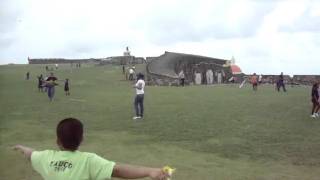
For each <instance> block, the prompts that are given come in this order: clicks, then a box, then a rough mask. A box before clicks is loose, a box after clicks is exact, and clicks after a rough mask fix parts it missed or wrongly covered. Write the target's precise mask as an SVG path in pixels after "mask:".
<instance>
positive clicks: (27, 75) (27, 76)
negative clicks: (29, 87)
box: [26, 71, 30, 80]
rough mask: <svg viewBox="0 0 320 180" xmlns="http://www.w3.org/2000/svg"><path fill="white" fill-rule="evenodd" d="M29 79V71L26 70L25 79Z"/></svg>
mask: <svg viewBox="0 0 320 180" xmlns="http://www.w3.org/2000/svg"><path fill="white" fill-rule="evenodd" d="M29 79H30V72H29V71H28V72H27V74H26V80H29Z"/></svg>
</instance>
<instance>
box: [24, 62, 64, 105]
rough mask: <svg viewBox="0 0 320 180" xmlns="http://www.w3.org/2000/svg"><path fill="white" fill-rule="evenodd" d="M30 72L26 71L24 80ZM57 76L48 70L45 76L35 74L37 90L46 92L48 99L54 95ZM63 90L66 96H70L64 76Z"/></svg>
mask: <svg viewBox="0 0 320 180" xmlns="http://www.w3.org/2000/svg"><path fill="white" fill-rule="evenodd" d="M45 68H46V69H49V68H48V66H46V67H45ZM56 69H58V66H56ZM30 75H31V74H30V72H29V71H28V72H27V73H26V80H29V79H30ZM58 85H59V84H58V78H57V77H56V76H55V75H54V73H53V72H50V74H49V75H48V76H46V77H43V75H42V74H40V75H39V76H37V88H38V91H39V92H46V93H47V95H48V97H49V100H50V101H53V99H54V95H55V86H58ZM64 92H65V95H66V96H70V87H69V79H68V78H66V79H65V80H64Z"/></svg>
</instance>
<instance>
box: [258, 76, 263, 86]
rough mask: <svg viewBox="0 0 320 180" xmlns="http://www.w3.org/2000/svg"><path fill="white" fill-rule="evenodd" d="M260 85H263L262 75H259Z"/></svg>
mask: <svg viewBox="0 0 320 180" xmlns="http://www.w3.org/2000/svg"><path fill="white" fill-rule="evenodd" d="M258 83H259V85H260V84H262V74H260V75H259V78H258Z"/></svg>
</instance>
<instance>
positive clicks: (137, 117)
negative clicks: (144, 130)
mask: <svg viewBox="0 0 320 180" xmlns="http://www.w3.org/2000/svg"><path fill="white" fill-rule="evenodd" d="M132 119H134V120H135V119H141V117H140V116H135V117H133V118H132Z"/></svg>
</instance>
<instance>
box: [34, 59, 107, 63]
mask: <svg viewBox="0 0 320 180" xmlns="http://www.w3.org/2000/svg"><path fill="white" fill-rule="evenodd" d="M101 61H102V59H93V58H91V59H64V58H34V59H32V58H28V63H29V64H70V63H93V64H99V63H100V62H101Z"/></svg>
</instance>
